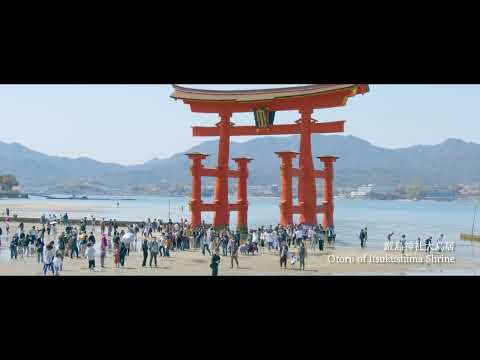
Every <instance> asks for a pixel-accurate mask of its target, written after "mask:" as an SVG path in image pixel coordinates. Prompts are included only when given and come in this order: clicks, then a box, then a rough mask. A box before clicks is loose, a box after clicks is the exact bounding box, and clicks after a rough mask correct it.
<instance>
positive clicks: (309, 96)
mask: <svg viewBox="0 0 480 360" xmlns="http://www.w3.org/2000/svg"><path fill="white" fill-rule="evenodd" d="M174 89H175V91H174V92H173V94H172V95H171V97H172V98H174V99H181V100H182V101H183V102H184V103H185V104H188V105H190V109H191V110H192V112H200V113H217V114H218V115H219V117H220V122H218V123H217V124H216V126H215V127H200V126H194V127H193V136H218V137H219V150H218V166H217V168H216V169H210V171H206V172H205V171H204V172H203V173H204V174H209V175H210V176H215V177H216V182H215V193H214V204H211V205H207V204H204V206H203V209H202V207H200V209H201V210H203V211H214V212H215V215H214V219H213V225H214V226H216V227H227V226H229V216H230V211H231V210H233V209H232V207H231V206H230V205H229V204H228V177H229V176H231V175H232V174H231V170H229V169H228V161H229V154H230V137H231V136H256V135H292V134H299V135H300V161H299V170H300V172H299V175H300V176H299V182H298V201H299V207H298V208H296V209H295V210H298V213H299V214H300V218H299V221H300V223H303V224H312V225H313V224H316V223H317V217H316V214H317V212H318V211H324V210H325V209H330V210H331V211H329V214H328V215H327V216H326V217H325V218H324V224H325V221H326V223H327V225H330V224H332V223H333V203H332V202H330V205H328V206H325V205H324V206H323V207H320V208H319V207H317V205H316V198H317V192H316V185H315V178H316V177H319V176H318V175H319V173H318V172H316V171H315V168H314V165H313V158H312V149H311V135H312V134H319V133H336V132H343V131H344V124H345V121H334V122H322V123H320V122H318V121H317V120H315V119H312V117H311V116H312V113H313V111H314V110H315V109H321V108H330V107H338V106H345V105H346V103H347V100H348V98H349V97H351V96H355V95H357V94H364V93H366V92H368V91H369V88H368V85H362V84H348V85H310V86H301V87H292V88H283V89H267V90H244V91H216V90H200V89H190V88H185V87H180V86H175V85H174ZM259 108H263V109H266V110H267V112H274V111H275V112H276V111H288V110H297V111H299V113H300V119H298V120H297V121H295V123H294V124H287V125H272V124H269V126H266V127H257V126H236V125H235V124H234V123H233V122H231V121H230V118H231V116H232V114H233V113H235V112H253V111H254V110H256V109H259ZM192 159H194V158H192ZM196 161H197V163H200V162H201V161H200V162H198V160H196ZM332 162H333V161H332ZM194 163H195V160H194ZM327 163H331V162H330V161H327V162H325V164H326V165H327ZM196 166H197V167H195V165H194V167H195V169H198V165H196ZM194 167H192V169H193V168H194ZM197 171H198V173H197V174H196V175H197V177H198V175H199V173H200V172H201V171H199V170H197ZM192 174H193V172H192ZM324 174H325V173H322V175H324ZM209 175H205V176H209ZM325 180H326V181H325V182H326V183H327V182H330V184H328V186H327V184H326V185H325V186H326V189H325V190H328V191H330V193H331V181H332V176H329V177H325ZM194 181H195V180H194ZM327 188H328V189H327ZM326 195H327V194H326ZM194 200H197V203H198V202H200V203H201V200H200V199H199V198H196V199H194V198H192V203H193V202H194ZM326 202H328V200H327V201H326ZM193 208H195V206H193ZM194 220H195V222H194ZM197 221H198V214H196V215H193V210H192V225H193V226H196V225H200V223H199V222H197ZM245 225H246V224H245Z"/></svg>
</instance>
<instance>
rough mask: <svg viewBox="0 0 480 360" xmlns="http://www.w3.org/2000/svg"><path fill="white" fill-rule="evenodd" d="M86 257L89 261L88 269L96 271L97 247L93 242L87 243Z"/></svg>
mask: <svg viewBox="0 0 480 360" xmlns="http://www.w3.org/2000/svg"><path fill="white" fill-rule="evenodd" d="M86 257H87V260H88V269H89V270H90V271H95V246H93V243H92V242H91V241H89V242H88V243H87V251H86Z"/></svg>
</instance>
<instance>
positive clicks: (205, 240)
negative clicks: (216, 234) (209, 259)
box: [202, 229, 212, 255]
mask: <svg viewBox="0 0 480 360" xmlns="http://www.w3.org/2000/svg"><path fill="white" fill-rule="evenodd" d="M209 230H210V229H209ZM210 236H211V235H209V231H207V233H206V234H204V235H203V237H202V254H203V255H205V250H206V251H208V255H212V253H211V252H210V244H209V243H210Z"/></svg>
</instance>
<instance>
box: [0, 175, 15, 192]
mask: <svg viewBox="0 0 480 360" xmlns="http://www.w3.org/2000/svg"><path fill="white" fill-rule="evenodd" d="M18 185H19V183H18V180H17V178H16V177H15V176H13V175H1V176H0V186H1V187H2V190H4V191H11V190H12V188H13V187H14V186H18Z"/></svg>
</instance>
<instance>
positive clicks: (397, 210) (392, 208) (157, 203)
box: [0, 196, 480, 259]
mask: <svg viewBox="0 0 480 360" xmlns="http://www.w3.org/2000/svg"><path fill="white" fill-rule="evenodd" d="M136 199H137V200H135V201H121V200H120V206H119V207H117V205H116V201H96V200H74V201H72V200H48V199H44V198H31V199H8V200H0V209H1V210H2V211H4V209H5V207H7V206H10V208H11V210H12V213H17V214H18V215H19V216H25V217H35V216H38V217H39V216H41V215H42V214H43V213H45V214H47V215H48V213H49V212H48V211H47V210H45V209H47V208H50V209H51V208H52V207H54V208H55V210H56V211H55V213H56V214H57V215H58V214H60V213H62V212H65V211H67V212H68V214H69V216H70V217H71V218H80V217H83V216H87V217H89V216H90V215H94V216H95V217H96V218H97V219H101V218H102V217H104V218H105V219H110V218H112V219H113V218H116V219H117V220H145V219H146V218H151V219H152V220H153V218H161V219H168V216H169V209H170V216H171V218H172V220H174V221H175V220H179V219H180V218H181V217H182V206H183V216H184V217H189V213H188V202H189V199H188V198H186V197H185V198H183V197H171V198H167V197H153V196H139V197H136ZM209 200H210V199H204V201H205V202H208V201H209ZM232 201H233V199H232ZM249 203H250V207H249V225H250V227H256V226H259V225H266V224H275V223H276V222H277V221H278V216H279V207H278V203H279V199H278V198H260V197H251V198H250V199H249ZM475 205H476V203H475V202H474V201H452V202H435V201H398V200H397V201H379V200H341V199H339V200H336V201H335V228H336V231H337V242H336V245H337V246H359V244H360V241H359V239H358V233H359V230H360V229H361V228H362V227H368V235H369V237H368V246H369V247H370V248H383V246H384V243H385V241H386V237H387V234H388V233H389V232H392V231H393V232H394V233H395V236H394V239H399V237H400V236H401V235H402V234H405V235H406V237H407V239H408V240H409V241H415V240H416V239H417V237H421V238H422V240H424V239H425V238H426V237H427V236H433V237H434V241H435V240H436V239H437V238H438V236H439V235H440V234H441V233H443V234H444V235H445V237H446V239H447V240H448V241H456V246H457V249H456V255H457V257H464V258H467V259H468V258H471V257H477V256H480V248H479V247H478V246H477V245H476V244H472V243H471V242H465V241H462V240H460V239H459V236H460V233H461V232H467V233H469V232H471V228H472V221H473V213H474V208H475ZM24 206H25V207H26V208H28V210H20V209H21V208H23V207H24ZM76 207H78V209H77V210H75V211H71V210H70V209H75V208H76ZM17 208H18V211H17V210H16V209H17ZM203 219H204V220H205V221H206V222H211V221H212V214H205V215H204V216H203ZM319 219H320V215H319ZM235 221H236V215H235V213H232V216H231V222H232V225H233V226H234V225H235ZM479 222H480V219H479ZM475 232H476V233H478V232H480V228H477V229H476V231H475Z"/></svg>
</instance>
